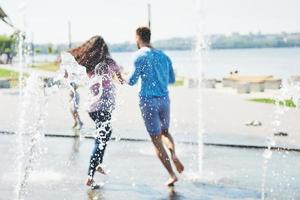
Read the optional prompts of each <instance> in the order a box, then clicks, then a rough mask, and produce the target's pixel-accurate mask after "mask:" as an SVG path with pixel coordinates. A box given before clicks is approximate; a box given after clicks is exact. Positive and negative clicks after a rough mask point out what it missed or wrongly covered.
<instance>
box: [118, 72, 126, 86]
mask: <svg viewBox="0 0 300 200" xmlns="http://www.w3.org/2000/svg"><path fill="white" fill-rule="evenodd" d="M116 75H117V77H118V80H119V82H120V83H121V84H122V85H123V84H125V83H127V81H126V80H125V79H124V78H123V76H122V74H121V72H118V73H116Z"/></svg>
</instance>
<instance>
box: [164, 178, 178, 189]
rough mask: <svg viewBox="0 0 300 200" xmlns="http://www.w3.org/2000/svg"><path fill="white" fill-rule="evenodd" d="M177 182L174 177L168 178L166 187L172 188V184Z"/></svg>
mask: <svg viewBox="0 0 300 200" xmlns="http://www.w3.org/2000/svg"><path fill="white" fill-rule="evenodd" d="M177 181H178V179H177V177H176V176H175V175H174V176H172V177H170V178H169V180H168V181H167V182H166V186H168V187H171V186H174V183H175V182H177Z"/></svg>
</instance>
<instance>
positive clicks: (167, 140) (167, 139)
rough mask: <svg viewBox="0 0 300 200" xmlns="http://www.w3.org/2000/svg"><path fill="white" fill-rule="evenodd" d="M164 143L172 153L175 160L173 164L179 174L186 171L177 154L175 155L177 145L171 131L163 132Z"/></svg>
mask: <svg viewBox="0 0 300 200" xmlns="http://www.w3.org/2000/svg"><path fill="white" fill-rule="evenodd" d="M161 135H162V141H163V142H164V144H165V145H166V146H167V148H168V149H169V151H170V153H171V157H172V160H173V163H174V165H175V167H176V169H177V171H178V172H179V173H182V172H183V170H184V166H183V164H182V163H181V162H180V160H179V159H178V157H177V155H176V153H175V144H174V140H173V138H172V136H171V134H170V133H169V130H168V129H166V130H162V134H161Z"/></svg>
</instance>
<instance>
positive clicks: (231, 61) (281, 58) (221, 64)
mask: <svg viewBox="0 0 300 200" xmlns="http://www.w3.org/2000/svg"><path fill="white" fill-rule="evenodd" d="M166 54H167V55H169V56H170V57H171V59H172V61H173V65H174V68H175V70H176V72H177V74H178V75H179V76H186V77H195V76H198V75H199V74H200V73H202V74H203V75H204V76H205V77H208V78H218V79H220V78H222V77H224V76H225V75H227V74H229V72H230V71H234V70H238V71H239V73H241V74H253V75H274V76H275V77H278V78H288V77H289V76H291V75H300V48H270V49H232V50H231V49H226V50H208V51H206V52H205V53H204V56H203V57H202V62H200V56H199V55H197V54H196V53H195V52H193V51H166ZM112 56H113V58H114V59H115V60H116V61H117V62H118V63H119V64H120V65H121V66H123V67H124V68H125V69H126V70H127V71H131V70H132V68H133V64H132V63H133V52H122V53H116V52H113V53H112ZM55 58H56V56H48V55H46V56H45V55H39V56H36V58H35V60H36V61H44V60H48V61H51V60H54V59H55Z"/></svg>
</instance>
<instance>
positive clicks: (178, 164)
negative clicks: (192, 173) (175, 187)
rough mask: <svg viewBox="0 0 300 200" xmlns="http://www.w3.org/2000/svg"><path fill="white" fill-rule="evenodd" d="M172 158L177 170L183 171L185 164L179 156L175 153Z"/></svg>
mask: <svg viewBox="0 0 300 200" xmlns="http://www.w3.org/2000/svg"><path fill="white" fill-rule="evenodd" d="M172 160H173V163H174V165H175V167H176V169H177V171H178V172H179V173H182V172H183V170H184V166H183V164H182V163H181V162H180V160H179V159H178V158H177V156H176V155H175V154H173V155H172Z"/></svg>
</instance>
